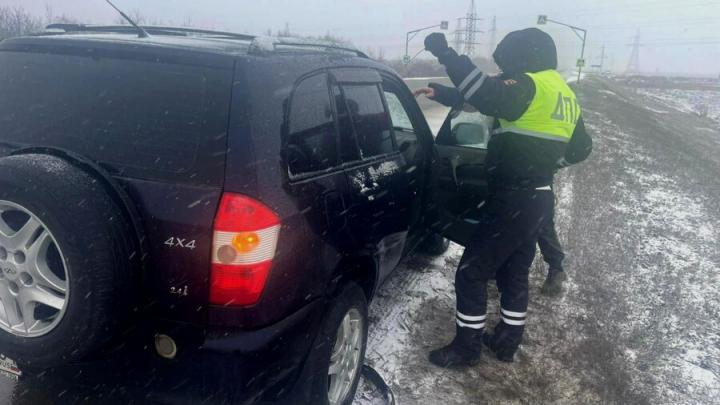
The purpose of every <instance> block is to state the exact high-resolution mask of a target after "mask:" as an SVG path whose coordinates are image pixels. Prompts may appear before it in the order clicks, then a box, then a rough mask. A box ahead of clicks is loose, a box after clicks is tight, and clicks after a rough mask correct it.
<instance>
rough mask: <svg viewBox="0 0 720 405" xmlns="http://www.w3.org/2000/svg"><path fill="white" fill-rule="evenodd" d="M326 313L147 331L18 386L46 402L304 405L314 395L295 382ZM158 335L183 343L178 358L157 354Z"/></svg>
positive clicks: (318, 308) (309, 310)
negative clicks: (251, 325)
mask: <svg viewBox="0 0 720 405" xmlns="http://www.w3.org/2000/svg"><path fill="white" fill-rule="evenodd" d="M322 314H323V305H322V301H321V300H317V301H314V302H312V303H310V304H308V305H306V306H305V307H303V308H301V309H300V310H298V311H297V312H295V313H293V314H292V315H290V316H288V317H286V318H285V319H283V320H282V321H280V322H278V323H276V324H274V325H271V326H269V327H266V328H263V329H260V330H255V331H238V330H229V329H210V330H203V329H201V328H197V327H194V326H191V325H184V324H176V323H159V324H153V325H147V326H144V327H141V328H139V330H137V331H135V332H133V333H132V337H131V338H130V337H129V338H128V339H126V341H125V343H124V344H122V346H121V347H119V348H116V349H115V350H114V351H112V352H110V353H104V354H102V355H99V356H98V357H97V358H93V359H89V360H88V361H86V362H84V363H83V364H74V365H68V366H63V367H60V368H57V369H53V370H49V371H48V372H44V373H40V374H37V375H27V377H24V378H23V379H22V380H21V381H20V385H25V387H24V388H23V387H19V390H20V391H22V390H23V389H29V390H34V391H37V390H38V389H42V390H43V391H47V392H44V393H43V394H44V395H43V396H46V397H48V398H57V395H58V394H60V393H63V394H62V395H63V397H65V398H68V399H70V400H71V399H73V398H78V399H85V398H90V399H91V400H92V399H97V400H100V399H102V400H104V401H107V399H108V397H111V398H113V399H117V400H118V403H128V401H133V402H136V403H145V402H154V403H168V404H195V403H211V404H214V403H220V404H229V403H232V404H254V403H259V402H262V403H272V401H278V402H281V403H288V402H287V401H288V400H289V399H288V398H292V400H291V401H292V403H298V404H300V403H303V398H304V397H305V396H306V395H307V394H308V393H306V392H304V388H305V387H303V385H306V384H296V381H297V379H298V378H299V376H300V374H301V371H302V369H303V365H304V364H305V361H306V359H307V357H308V354H309V352H310V349H311V347H312V344H313V342H314V340H315V337H316V334H317V331H318V330H319V325H320V322H321V320H322ZM158 333H162V334H165V335H167V336H170V337H172V338H173V340H175V342H176V343H177V348H178V349H177V355H176V357H175V358H174V359H172V360H168V359H163V358H161V357H160V356H158V355H157V354H156V352H155V348H154V336H155V335H156V334H158ZM79 375H82V376H83V378H78V376H79ZM38 380H41V381H38ZM296 398H297V399H296ZM91 402H92V401H91ZM110 403H114V402H110Z"/></svg>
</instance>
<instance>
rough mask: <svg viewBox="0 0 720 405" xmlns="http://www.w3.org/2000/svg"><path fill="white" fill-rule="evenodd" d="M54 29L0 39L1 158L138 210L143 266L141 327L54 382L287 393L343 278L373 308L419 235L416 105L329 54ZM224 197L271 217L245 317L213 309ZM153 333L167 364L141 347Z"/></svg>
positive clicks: (189, 398)
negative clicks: (81, 379)
mask: <svg viewBox="0 0 720 405" xmlns="http://www.w3.org/2000/svg"><path fill="white" fill-rule="evenodd" d="M59 31H62V32H57V33H55V34H47V35H41V36H35V37H25V38H18V39H12V40H5V41H3V42H1V43H0V156H10V155H12V156H23V155H28V154H32V155H38V154H41V155H50V156H55V157H58V158H60V159H62V160H64V161H66V162H69V163H70V164H71V165H73V166H75V167H78V168H80V169H81V170H83V171H87V172H88V173H92V175H93V176H97V178H99V179H101V182H102V183H103V185H104V187H105V188H106V190H107V193H109V194H110V195H112V196H113V198H114V199H116V200H117V201H121V202H122V207H123V209H124V210H125V212H127V213H129V216H130V217H131V218H132V225H133V231H134V234H135V235H134V237H135V238H136V241H137V245H138V247H139V249H140V252H138V253H139V254H140V255H141V259H142V260H141V265H140V270H139V274H138V275H137V277H135V279H136V280H137V281H136V282H137V284H134V288H133V291H135V293H134V295H135V301H134V302H135V306H134V307H133V313H134V314H135V316H134V317H133V318H134V319H135V322H134V323H133V325H135V326H134V327H132V328H131V329H128V330H127V331H126V332H125V333H124V334H123V335H122V336H121V338H116V339H114V340H113V343H112V344H110V345H109V346H108V347H106V348H104V349H103V350H102V351H100V352H98V353H95V354H94V355H92V356H90V357H89V358H87V359H84V360H82V361H78V362H72V363H71V364H65V365H62V366H56V367H54V368H53V369H52V370H54V371H55V372H56V374H58V375H71V374H73V373H75V372H79V371H77V370H83V372H84V373H85V375H89V376H92V377H88V378H89V381H93V382H94V383H97V384H99V385H96V387H97V386H101V387H106V388H107V387H114V385H113V383H110V382H109V381H115V382H117V384H118V385H123V387H124V388H123V389H122V390H121V391H122V392H125V390H127V391H128V392H129V391H132V390H133V388H132V387H135V388H137V389H143V388H142V387H147V388H144V389H146V390H148V391H147V395H148V398H152V399H155V400H160V401H169V402H193V401H199V400H205V399H207V398H217V399H218V400H220V401H222V402H225V401H228V402H237V403H242V402H253V401H259V400H281V401H282V400H283V398H287V395H289V391H291V390H292V389H291V387H294V386H298V385H302V384H300V383H297V384H296V382H297V381H300V379H301V378H302V374H303V372H308V371H307V370H304V368H303V366H304V365H305V364H306V359H307V358H308V356H309V354H310V352H311V350H312V345H313V342H314V341H315V338H316V335H317V331H318V329H319V324H320V322H321V319H322V317H323V314H324V313H325V310H326V306H327V304H328V297H331V296H332V295H333V294H335V293H336V292H337V291H338V289H339V288H340V287H341V286H342V285H343V284H345V283H347V282H348V281H349V280H352V281H353V282H355V283H357V284H358V285H360V286H361V287H362V289H363V290H364V292H365V294H366V297H367V299H368V300H370V299H371V297H372V295H373V293H374V291H375V289H376V288H377V287H378V285H380V283H381V282H382V280H383V279H384V278H385V277H387V275H388V274H389V273H390V272H391V271H392V270H393V268H394V267H395V266H396V265H397V263H398V262H399V260H400V259H401V258H402V257H403V256H404V255H406V254H407V253H408V252H409V251H411V250H412V249H413V248H414V247H416V246H417V244H418V243H419V242H420V241H421V239H422V238H423V237H424V235H425V234H426V232H425V231H424V229H425V227H423V226H422V225H421V219H422V216H423V212H424V205H425V200H426V186H427V184H428V181H429V177H430V166H431V157H432V146H433V139H432V135H431V132H430V130H429V128H428V126H427V124H426V122H425V119H424V118H423V116H422V113H421V111H420V109H419V107H418V106H417V104H416V103H415V101H414V100H413V97H412V95H411V93H410V92H409V90H408V89H407V87H406V86H405V84H404V83H403V82H402V80H401V79H400V78H399V77H398V76H397V75H396V74H395V73H394V72H392V71H391V70H389V69H388V68H387V67H385V66H384V65H382V64H380V63H377V62H374V61H372V60H370V59H368V58H366V57H364V56H363V55H362V54H360V53H358V52H355V51H350V50H346V49H340V48H335V47H332V46H329V45H327V44H324V45H323V44H320V45H318V44H314V43H307V42H297V43H293V42H292V41H288V40H285V41H279V40H268V39H258V38H253V37H248V36H242V35H229V34H222V33H216V34H213V33H205V32H195V33H192V32H189V31H185V30H178V29H157V30H154V31H153V30H150V33H151V36H150V38H138V37H137V36H136V35H134V33H132V32H130V31H128V30H127V28H117V27H116V28H112V27H96V28H92V27H82V26H65V27H61V29H60V30H59ZM268 44H269V45H268ZM388 103H393V104H394V105H393V108H395V109H397V108H398V107H400V109H402V110H403V111H404V112H405V114H401V115H403V116H402V117H401V119H400V122H394V123H393V121H391V119H390V115H389V110H388ZM393 118H394V119H395V121H398V119H397V118H396V117H393ZM328 141H329V142H328ZM27 181H28V184H32V182H33V180H32V179H27ZM224 196H225V197H227V196H241V197H245V198H249V199H251V200H253V201H255V202H259V203H260V204H262V205H263V206H264V207H266V208H268V209H269V210H271V211H272V212H273V213H274V214H275V215H276V216H277V219H278V221H279V230H278V231H277V233H276V237H277V240H276V250H275V252H274V255H272V257H271V258H270V259H271V265H270V266H269V267H270V268H269V270H268V275H267V279H266V281H265V282H264V283H262V284H264V285H263V286H262V288H261V291H260V293H259V295H258V296H257V297H255V298H254V299H253V298H252V297H251V298H249V299H248V300H247V302H245V303H243V304H242V305H237V304H236V303H233V302H228V303H226V304H223V303H221V302H215V303H211V299H210V298H209V297H210V296H211V295H212V294H214V293H213V292H212V291H211V289H212V288H213V287H212V280H213V277H214V276H213V275H212V274H211V273H212V272H213V264H212V263H213V262H214V261H217V260H218V259H217V257H216V255H217V252H216V250H217V246H213V243H214V236H216V235H217V232H218V231H217V229H215V228H214V226H215V225H216V222H217V221H218V209H219V206H220V205H221V200H222V199H223V198H224ZM219 299H222V293H219ZM160 335H162V336H168V337H171V338H172V339H173V340H174V341H175V343H176V345H177V352H176V353H173V356H172V359H164V358H161V357H160V356H158V355H156V354H155V350H154V349H153V342H154V339H156V337H157V336H160ZM0 352H2V348H0ZM109 364H113V366H112V367H108V365H109ZM305 368H307V367H305ZM69 370H72V371H69ZM43 374H44V373H43ZM23 378H27V379H33V378H35V379H37V378H41V377H37V376H33V375H32V374H31V373H26V375H25V376H23ZM42 378H46V379H47V378H48V377H47V375H45V376H43V377H42ZM58 378H59V377H58ZM148 380H150V381H152V384H149V385H148V384H146V382H147V381H148ZM47 381H50V380H49V379H48V380H47ZM120 381H122V383H119V382H120ZM74 382H75V383H77V381H74ZM47 384H48V387H50V386H52V385H53V384H52V383H50V382H48V383H47ZM88 386H92V384H90V385H87V384H85V387H86V388H84V390H86V391H84V392H83V395H85V394H87V393H88V392H90V393H91V394H90V395H92V392H93V390H89V391H87V390H88V389H87V387H88ZM65 389H67V386H66V387H65ZM48 390H50V388H48ZM300 390H301V391H302V387H300ZM48 392H50V391H48ZM100 392H102V389H101V390H100ZM95 393H97V392H95Z"/></svg>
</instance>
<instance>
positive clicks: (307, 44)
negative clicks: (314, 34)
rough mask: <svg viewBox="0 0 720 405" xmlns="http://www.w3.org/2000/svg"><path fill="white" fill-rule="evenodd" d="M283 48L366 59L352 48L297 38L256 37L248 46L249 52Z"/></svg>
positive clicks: (364, 55) (361, 53)
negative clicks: (343, 54) (311, 50)
mask: <svg viewBox="0 0 720 405" xmlns="http://www.w3.org/2000/svg"><path fill="white" fill-rule="evenodd" d="M283 47H287V48H294V49H302V48H306V49H317V50H321V51H341V52H348V53H352V54H355V55H356V56H359V57H361V58H368V56H367V55H366V54H365V53H363V52H362V51H360V50H358V49H356V48H353V47H349V46H343V45H340V44H337V43H334V42H329V41H324V40H316V39H306V38H297V37H267V36H258V37H255V38H254V39H253V42H252V44H251V45H250V52H251V53H252V52H256V53H262V52H273V51H277V50H281V49H282V48H283Z"/></svg>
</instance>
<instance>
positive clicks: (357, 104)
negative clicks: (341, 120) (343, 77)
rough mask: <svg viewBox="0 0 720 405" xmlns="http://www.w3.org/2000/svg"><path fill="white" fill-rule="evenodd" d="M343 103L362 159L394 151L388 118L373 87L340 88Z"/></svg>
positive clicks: (378, 93)
mask: <svg viewBox="0 0 720 405" xmlns="http://www.w3.org/2000/svg"><path fill="white" fill-rule="evenodd" d="M343 93H344V95H345V103H346V107H347V110H348V112H349V114H350V117H351V119H352V123H353V128H354V129H355V135H356V137H357V142H358V145H359V147H360V152H361V155H362V157H363V158H368V157H372V156H378V155H384V154H387V153H392V152H393V151H394V150H395V143H394V141H393V131H392V127H391V121H390V115H389V113H388V112H387V111H386V109H385V104H384V103H383V99H382V96H381V94H380V89H379V87H378V86H377V85H375V84H370V85H368V84H363V85H343Z"/></svg>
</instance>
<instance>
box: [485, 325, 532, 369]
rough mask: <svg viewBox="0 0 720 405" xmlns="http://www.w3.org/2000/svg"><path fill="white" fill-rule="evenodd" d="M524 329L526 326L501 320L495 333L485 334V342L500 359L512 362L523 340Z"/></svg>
mask: <svg viewBox="0 0 720 405" xmlns="http://www.w3.org/2000/svg"><path fill="white" fill-rule="evenodd" d="M524 330H525V327H524V326H512V325H506V324H505V323H503V322H500V323H499V324H498V325H497V326H496V327H495V331H494V332H493V333H485V334H484V335H483V343H484V344H485V346H487V347H488V349H490V350H492V352H493V353H495V356H496V357H497V359H498V360H500V361H504V362H506V363H512V362H513V357H514V356H515V352H516V351H517V349H518V347H520V343H521V342H522V335H523V332H524Z"/></svg>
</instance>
